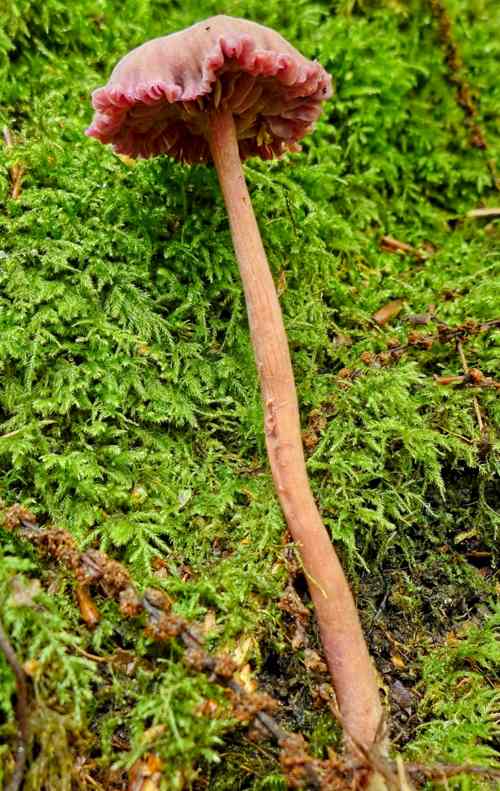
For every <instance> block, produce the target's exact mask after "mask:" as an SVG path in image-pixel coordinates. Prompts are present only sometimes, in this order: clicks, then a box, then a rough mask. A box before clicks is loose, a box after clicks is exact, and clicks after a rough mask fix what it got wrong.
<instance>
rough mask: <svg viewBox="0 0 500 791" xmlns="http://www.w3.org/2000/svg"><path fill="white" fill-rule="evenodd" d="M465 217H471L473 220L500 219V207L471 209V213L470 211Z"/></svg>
mask: <svg viewBox="0 0 500 791" xmlns="http://www.w3.org/2000/svg"><path fill="white" fill-rule="evenodd" d="M465 216H466V217H471V218H472V219H476V218H477V217H493V218H495V217H500V206H498V207H493V206H491V207H487V208H484V209H471V211H468V212H467V214H466V215H465Z"/></svg>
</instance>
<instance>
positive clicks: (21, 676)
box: [0, 623, 29, 791]
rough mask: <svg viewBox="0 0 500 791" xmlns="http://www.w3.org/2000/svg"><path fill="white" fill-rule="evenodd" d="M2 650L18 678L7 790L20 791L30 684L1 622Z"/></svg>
mask: <svg viewBox="0 0 500 791" xmlns="http://www.w3.org/2000/svg"><path fill="white" fill-rule="evenodd" d="M0 650H2V651H3V653H4V655H5V659H6V660H7V664H8V665H9V666H10V668H11V670H12V672H13V673H14V676H15V678H16V688H17V701H16V719H17V725H18V731H19V735H18V740H17V748H16V764H15V767H14V774H13V775H12V778H11V781H10V783H9V784H8V786H6V787H5V791H18V790H19V789H20V788H21V783H22V781H23V776H24V768H25V766H26V756H27V752H28V719H29V714H28V686H27V684H26V675H25V673H24V670H23V669H22V667H21V665H20V664H19V661H18V659H17V656H16V653H15V651H14V649H13V648H12V646H11V644H10V641H9V638H8V637H7V635H6V633H5V631H4V628H3V626H2V624H1V623H0Z"/></svg>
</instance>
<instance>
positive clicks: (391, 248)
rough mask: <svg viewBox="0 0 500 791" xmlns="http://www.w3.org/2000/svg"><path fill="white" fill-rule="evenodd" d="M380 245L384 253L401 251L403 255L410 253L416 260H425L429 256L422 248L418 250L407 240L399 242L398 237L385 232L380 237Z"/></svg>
mask: <svg viewBox="0 0 500 791" xmlns="http://www.w3.org/2000/svg"><path fill="white" fill-rule="evenodd" d="M380 247H381V249H382V250H384V252H386V253H402V254H403V255H412V256H414V258H416V259H417V260H418V261H425V259H426V258H428V257H429V255H428V253H427V252H425V251H424V250H419V249H418V248H417V247H412V245H411V244H408V243H407V242H401V241H400V240H399V239H394V237H393V236H389V235H387V234H385V235H384V236H381V237H380Z"/></svg>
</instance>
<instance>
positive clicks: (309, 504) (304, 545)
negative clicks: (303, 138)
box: [210, 111, 383, 752]
mask: <svg viewBox="0 0 500 791" xmlns="http://www.w3.org/2000/svg"><path fill="white" fill-rule="evenodd" d="M210 149H211V153H212V158H213V161H214V164H215V167H216V170H217V175H218V178H219V183H220V186H221V189H222V193H223V196H224V201H225V204H226V207H227V212H228V215H229V223H230V227H231V235H232V239H233V244H234V249H235V253H236V257H237V259H238V265H239V269H240V274H241V279H242V281H243V287H244V291H245V299H246V305H247V311H248V319H249V324H250V331H251V336H252V343H253V348H254V353H255V359H256V363H257V370H258V374H259V379H260V385H261V391H262V399H263V404H264V420H265V435H266V445H267V451H268V454H269V461H270V465H271V471H272V475H273V480H274V484H275V487H276V491H277V494H278V497H279V501H280V504H281V507H282V509H283V512H284V514H285V518H286V521H287V523H288V527H289V530H290V533H291V534H292V537H293V539H294V541H295V543H296V545H297V547H298V549H299V551H300V555H301V558H302V562H303V567H304V573H305V575H306V577H307V581H308V585H309V590H310V593H311V597H312V600H313V602H314V607H315V611H316V618H317V621H318V625H319V629H320V633H321V640H322V643H323V648H324V651H325V656H326V659H327V663H328V667H329V670H330V674H331V677H332V680H333V684H334V687H335V692H336V695H337V699H338V704H339V708H340V712H341V716H342V724H343V726H344V731H345V735H346V740H347V744H348V746H349V748H350V749H351V750H353V751H354V752H356V749H355V746H356V743H359V744H361V745H362V747H364V748H365V749H369V748H370V747H371V746H372V745H373V744H374V743H375V742H376V741H379V740H380V732H379V731H380V724H381V720H382V716H383V712H382V707H381V704H380V698H379V691H378V684H377V678H376V674H375V670H374V668H373V665H372V663H371V659H370V657H369V654H368V649H367V646H366V642H365V640H364V637H363V633H362V630H361V625H360V622H359V618H358V614H357V611H356V606H355V603H354V599H353V596H352V593H351V590H350V588H349V585H348V583H347V580H346V577H345V575H344V572H343V570H342V567H341V565H340V562H339V560H338V557H337V555H336V553H335V550H334V548H333V546H332V543H331V541H330V537H329V535H328V533H327V530H326V528H325V527H324V525H323V522H322V520H321V517H320V514H319V511H318V509H317V507H316V504H315V502H314V499H313V496H312V493H311V489H310V486H309V480H308V477H307V472H306V466H305V460H304V452H303V447H302V436H301V429H300V418H299V409H298V402H297V395H296V390H295V382H294V377H293V371H292V364H291V360H290V352H289V349H288V341H287V337H286V333H285V327H284V324H283V317H282V313H281V307H280V304H279V301H278V297H277V294H276V289H275V287H274V282H273V278H272V275H271V272H270V270H269V265H268V262H267V258H266V254H265V251H264V247H263V244H262V240H261V237H260V233H259V228H258V226H257V222H256V219H255V215H254V212H253V208H252V204H251V202H250V196H249V193H248V189H247V186H246V183H245V177H244V173H243V168H242V164H241V160H240V156H239V151H238V141H237V138H236V130H235V124H234V120H233V116H232V114H231V112H229V111H221V112H217V113H213V114H212V115H211V116H210Z"/></svg>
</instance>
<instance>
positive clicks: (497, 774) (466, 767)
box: [405, 763, 500, 780]
mask: <svg viewBox="0 0 500 791" xmlns="http://www.w3.org/2000/svg"><path fill="white" fill-rule="evenodd" d="M405 769H406V771H407V772H408V774H410V775H424V776H425V777H429V778H431V779H432V778H443V779H444V778H446V779H447V778H449V777H456V776H457V775H462V774H467V775H480V776H481V777H484V778H491V779H494V780H496V779H497V778H500V770H498V769H490V768H489V767H487V766H476V765H474V764H434V765H433V766H425V765H424V764H418V763H411V764H405Z"/></svg>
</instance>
